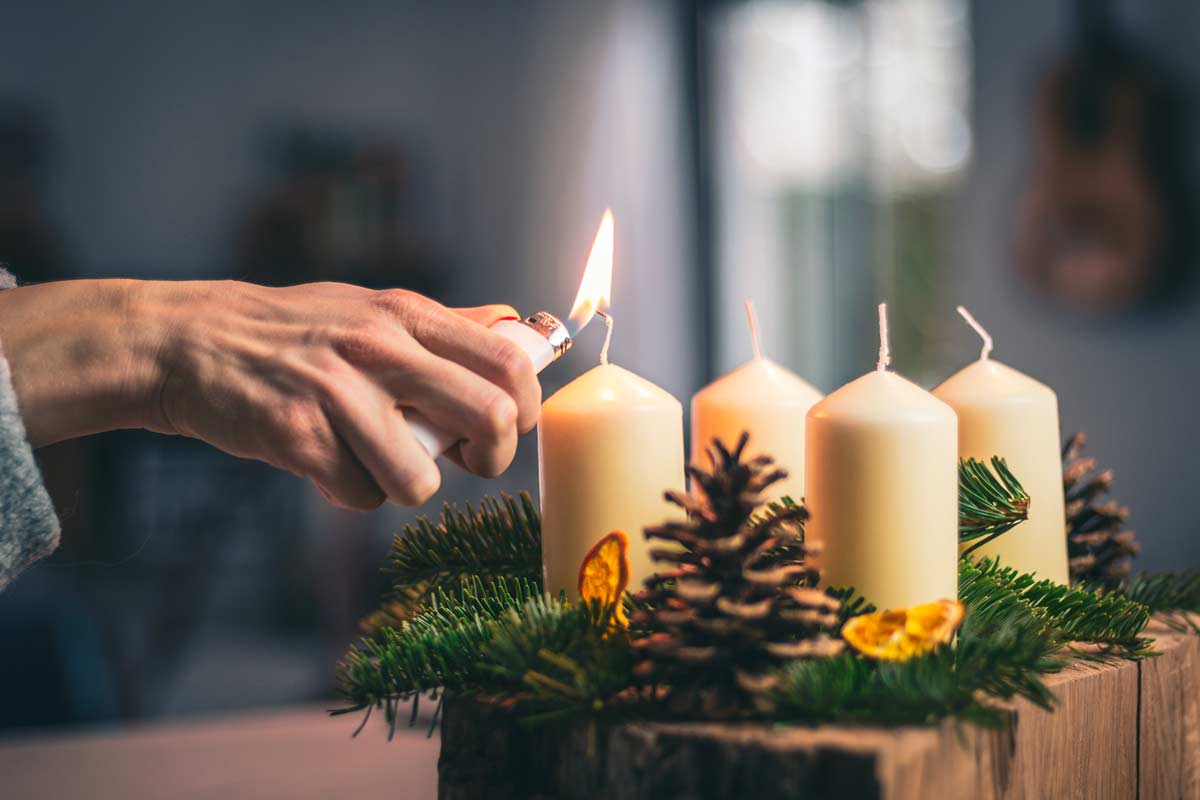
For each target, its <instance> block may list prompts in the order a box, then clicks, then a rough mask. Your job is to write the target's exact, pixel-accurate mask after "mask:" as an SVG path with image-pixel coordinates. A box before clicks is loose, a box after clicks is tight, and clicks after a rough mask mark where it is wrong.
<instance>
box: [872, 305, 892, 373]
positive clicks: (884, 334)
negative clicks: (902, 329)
mask: <svg viewBox="0 0 1200 800" xmlns="http://www.w3.org/2000/svg"><path fill="white" fill-rule="evenodd" d="M891 363H892V351H891V348H890V347H889V346H888V320H887V303H880V304H879V361H878V362H876V364H875V369H876V370H878V371H879V372H885V371H887V368H888V364H891Z"/></svg>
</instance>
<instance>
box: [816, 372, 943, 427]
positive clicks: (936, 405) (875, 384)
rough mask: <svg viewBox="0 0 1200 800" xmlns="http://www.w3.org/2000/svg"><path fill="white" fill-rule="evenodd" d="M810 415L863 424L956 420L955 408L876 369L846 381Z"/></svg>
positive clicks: (911, 383) (905, 379) (903, 380)
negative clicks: (848, 381)
mask: <svg viewBox="0 0 1200 800" xmlns="http://www.w3.org/2000/svg"><path fill="white" fill-rule="evenodd" d="M808 416H809V418H811V419H816V420H830V421H835V420H836V421H839V422H841V421H844V422H850V423H862V424H884V425H892V424H896V423H912V424H930V423H933V424H942V423H946V422H950V423H954V424H957V419H958V417H957V416H956V415H955V413H954V409H952V408H951V407H950V406H948V405H946V404H945V403H944V402H942V401H941V400H939V399H938V398H936V397H934V396H933V395H932V394H930V393H929V392H927V391H925V390H924V389H922V388H921V387H920V386H917V385H916V384H915V383H913V382H912V381H910V380H908V379H907V378H902V377H901V376H899V375H897V374H896V373H894V372H886V371H879V370H876V371H875V372H868V373H867V374H866V375H863V376H862V377H861V378H858V379H856V380H853V381H851V382H850V383H847V384H846V385H845V386H843V387H842V388H840V389H838V390H837V391H836V392H834V393H833V394H831V395H829V396H828V397H826V398H825V399H824V400H822V401H821V402H819V403H817V404H816V405H815V406H813V407H812V409H811V410H810V411H809V412H808Z"/></svg>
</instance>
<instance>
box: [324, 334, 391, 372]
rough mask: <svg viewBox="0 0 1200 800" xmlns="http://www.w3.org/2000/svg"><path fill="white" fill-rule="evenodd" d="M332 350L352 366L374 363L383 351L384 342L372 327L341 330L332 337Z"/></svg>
mask: <svg viewBox="0 0 1200 800" xmlns="http://www.w3.org/2000/svg"><path fill="white" fill-rule="evenodd" d="M332 341H333V349H334V351H335V352H336V353H337V354H338V355H339V356H341V357H342V358H343V359H345V360H346V361H349V362H351V363H354V364H363V363H374V362H376V361H378V360H379V359H380V358H381V357H382V355H383V351H384V341H383V338H382V337H381V336H380V334H379V330H378V329H377V328H375V326H373V325H364V326H362V327H358V328H343V329H341V330H339V331H338V332H337V333H336V334H334V335H333V337H332Z"/></svg>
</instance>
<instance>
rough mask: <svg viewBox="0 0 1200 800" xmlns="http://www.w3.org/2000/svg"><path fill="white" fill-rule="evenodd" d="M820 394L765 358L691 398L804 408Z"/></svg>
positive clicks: (731, 374)
mask: <svg viewBox="0 0 1200 800" xmlns="http://www.w3.org/2000/svg"><path fill="white" fill-rule="evenodd" d="M823 396H824V395H822V394H821V393H820V392H819V391H817V389H816V388H815V387H813V385H812V384H810V383H809V382H808V381H806V380H804V379H803V378H801V377H800V376H799V375H797V374H796V373H794V372H792V371H791V370H790V369H788V368H787V367H785V366H783V365H782V364H779V363H777V362H775V361H772V360H771V359H769V358H766V357H763V358H752V359H750V360H749V361H747V362H746V363H744V364H742V365H741V366H739V367H736V368H735V369H733V370H731V371H730V372H727V373H726V374H725V375H722V376H721V377H720V378H717V379H716V380H715V381H713V382H712V383H710V384H709V385H708V386H705V387H704V388H703V389H701V390H700V391H698V392H696V395H695V397H694V398H693V399H695V400H701V401H704V402H716V403H720V404H722V405H732V406H763V405H772V406H798V407H803V408H808V407H809V406H811V405H812V404H813V403H815V402H817V401H818V400H820V399H821V398H822V397H823Z"/></svg>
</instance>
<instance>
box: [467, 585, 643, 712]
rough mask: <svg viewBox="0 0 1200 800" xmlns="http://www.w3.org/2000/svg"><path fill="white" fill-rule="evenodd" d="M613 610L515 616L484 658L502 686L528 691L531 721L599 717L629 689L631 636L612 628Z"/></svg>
mask: <svg viewBox="0 0 1200 800" xmlns="http://www.w3.org/2000/svg"><path fill="white" fill-rule="evenodd" d="M612 616H613V609H612V608H603V607H601V606H600V605H598V604H595V603H582V602H574V603H568V602H555V603H549V604H545V605H542V606H539V607H536V608H529V609H528V610H526V612H525V613H523V614H520V615H518V614H516V613H514V612H510V613H509V614H508V615H506V616H505V617H504V618H502V619H501V620H499V621H498V623H497V624H496V626H495V629H494V631H493V637H492V639H491V641H490V642H489V643H488V644H487V645H486V646H485V647H484V648H483V651H482V652H481V653H480V658H481V660H482V661H484V662H485V664H486V666H485V667H484V668H485V669H486V670H487V672H488V673H489V674H491V675H492V676H493V677H494V678H495V679H496V680H497V681H498V682H500V683H502V684H504V685H506V686H514V687H521V688H522V689H524V692H525V695H526V696H525V697H524V698H523V701H524V705H525V707H526V711H527V721H529V722H541V721H546V720H549V719H553V718H561V717H566V716H570V715H572V714H577V713H593V714H595V713H600V712H603V711H605V710H606V709H607V708H608V707H609V705H610V704H611V703H612V701H613V699H614V698H616V697H617V696H618V695H620V694H621V693H622V692H624V691H625V690H626V689H627V688H628V687H629V686H630V681H631V675H632V670H633V650H632V649H631V648H630V646H629V636H628V633H627V632H626V631H625V630H623V629H620V628H617V629H614V628H613V627H612V625H611V621H612Z"/></svg>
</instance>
